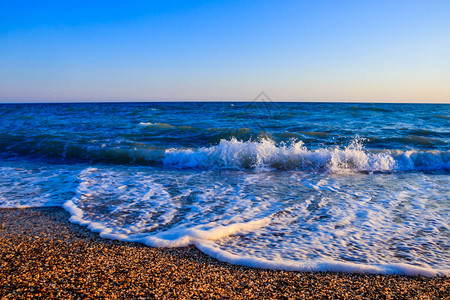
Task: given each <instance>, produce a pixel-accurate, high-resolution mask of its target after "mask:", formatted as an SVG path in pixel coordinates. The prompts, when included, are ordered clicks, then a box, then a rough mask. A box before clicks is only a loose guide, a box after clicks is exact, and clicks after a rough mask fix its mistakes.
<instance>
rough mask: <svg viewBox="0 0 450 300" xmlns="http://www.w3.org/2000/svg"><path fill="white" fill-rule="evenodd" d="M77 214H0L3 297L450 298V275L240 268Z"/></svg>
mask: <svg viewBox="0 0 450 300" xmlns="http://www.w3.org/2000/svg"><path fill="white" fill-rule="evenodd" d="M69 217H70V215H69V214H68V213H67V212H66V211H65V210H63V209H62V208H58V207H47V208H22V209H20V208H19V209H17V208H15V209H0V220H1V221H0V240H1V243H0V298H1V299H23V298H31V297H37V298H45V299H49V298H60V299H72V298H105V299H113V298H121V299H125V298H126V299H130V298H131V299H133V298H134V299H174V298H175V299H450V278H449V277H435V278H425V277H407V276H399V275H389V276H385V275H368V274H343V273H322V272H317V273H304V272H285V271H276V270H264V269H253V268H247V267H240V266H234V265H230V264H226V263H222V262H219V261H217V260H215V259H214V258H212V257H209V256H207V255H205V254H203V253H201V252H200V251H199V250H197V249H196V248H194V247H184V248H171V249H164V248H151V247H147V246H144V245H141V244H137V243H126V242H119V241H114V240H106V239H102V238H100V237H99V236H98V234H96V233H93V232H91V231H89V230H88V229H87V228H85V227H81V226H79V225H75V224H71V223H70V222H69V221H68V220H69Z"/></svg>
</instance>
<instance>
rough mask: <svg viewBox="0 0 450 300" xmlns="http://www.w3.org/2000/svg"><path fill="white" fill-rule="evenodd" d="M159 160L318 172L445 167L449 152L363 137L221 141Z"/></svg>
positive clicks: (174, 163)
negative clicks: (324, 144)
mask: <svg viewBox="0 0 450 300" xmlns="http://www.w3.org/2000/svg"><path fill="white" fill-rule="evenodd" d="M163 163H164V165H165V166H170V167H178V168H200V169H209V168H231V169H234V168H237V169H278V170H319V171H332V172H342V171H362V172H364V171H368V172H377V171H393V170H403V171H405V170H449V169H450V154H449V152H448V151H447V152H440V151H405V152H403V151H399V150H394V151H392V150H386V151H378V152H370V151H367V150H364V149H363V139H360V138H356V139H355V140H354V141H352V142H351V143H350V144H349V145H348V146H347V147H345V148H339V147H335V148H331V149H325V148H324V149H316V150H308V149H307V148H306V147H305V145H304V143H303V142H302V141H292V142H290V143H281V144H279V145H276V143H275V142H274V141H273V140H271V139H262V140H260V141H248V142H243V141H238V140H237V139H235V138H232V139H231V140H221V141H220V143H219V144H218V145H215V146H211V147H203V148H199V149H196V150H193V149H184V150H180V149H168V150H166V152H165V155H164V159H163Z"/></svg>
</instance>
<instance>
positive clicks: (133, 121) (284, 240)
mask: <svg viewBox="0 0 450 300" xmlns="http://www.w3.org/2000/svg"><path fill="white" fill-rule="evenodd" d="M0 125H1V128H2V130H1V132H0V207H24V206H25V207H30V206H31V207H37V206H54V205H56V206H62V207H64V208H65V209H67V210H68V211H69V212H70V213H71V215H72V217H71V221H73V222H76V223H79V224H82V225H86V226H89V228H90V229H92V230H93V231H96V232H99V233H100V235H101V236H102V237H105V238H113V239H120V240H125V241H136V242H141V243H144V244H147V245H149V246H155V247H179V246H186V245H190V244H192V245H195V246H196V247H198V248H199V249H200V250H201V251H203V252H205V253H206V254H208V255H211V256H214V257H216V258H218V259H220V260H223V261H227V262H230V263H235V264H242V265H248V266H256V267H264V268H274V269H289V270H312V271H347V272H357V273H385V274H387V273H389V274H391V273H396V274H408V275H417V274H423V275H427V276H435V275H442V274H448V273H449V270H450V265H449V261H450V226H449V224H450V217H449V216H450V186H449V184H448V182H449V170H450V151H449V142H450V126H449V125H450V106H449V105H419V104H359V103H358V104H349V103H348V104H344V103H333V104H332V103H272V102H269V103H267V102H253V103H101V104H100V103H99V104H20V105H19V104H17V105H16V104H5V105H0Z"/></svg>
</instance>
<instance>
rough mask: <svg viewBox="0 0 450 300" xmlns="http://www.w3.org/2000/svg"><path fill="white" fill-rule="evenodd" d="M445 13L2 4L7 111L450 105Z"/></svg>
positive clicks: (429, 7)
mask: <svg viewBox="0 0 450 300" xmlns="http://www.w3.org/2000/svg"><path fill="white" fill-rule="evenodd" d="M449 16H450V1H433V0H431V1H414V0H411V1H394V0H391V1H383V0H381V1H364V0H362V1H82V0H79V1H70V0H69V1H20V0H15V1H10V0H2V1H0V101H1V102H33V101H45V102H52V101H55V102H60V101H61V102H62V101H155V100H248V101H251V100H253V98H254V97H255V96H256V95H258V93H259V92H261V91H264V92H265V93H266V94H268V95H269V96H270V97H271V98H272V99H273V100H280V101H384V102H393V101H395V102H417V101H419V102H446V103H448V102H450V84H449V82H450V18H449Z"/></svg>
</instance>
